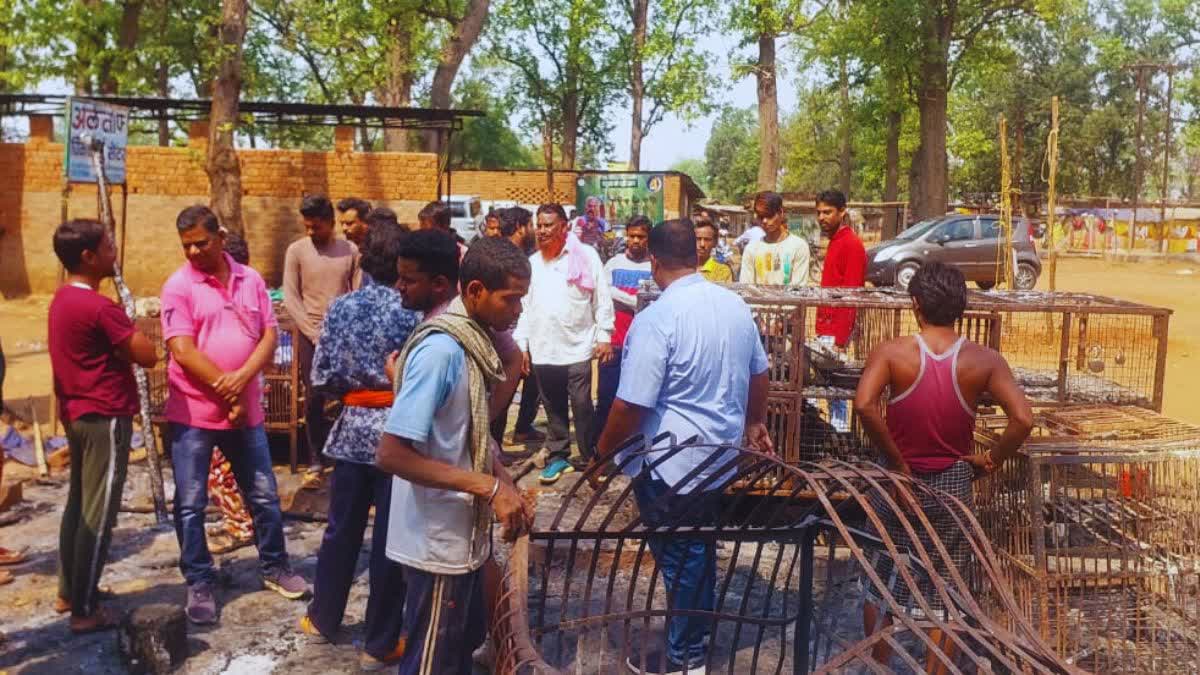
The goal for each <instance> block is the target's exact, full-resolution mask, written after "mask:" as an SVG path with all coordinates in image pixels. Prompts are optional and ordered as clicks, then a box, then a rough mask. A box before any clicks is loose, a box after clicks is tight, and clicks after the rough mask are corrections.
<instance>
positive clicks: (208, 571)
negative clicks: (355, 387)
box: [170, 423, 288, 586]
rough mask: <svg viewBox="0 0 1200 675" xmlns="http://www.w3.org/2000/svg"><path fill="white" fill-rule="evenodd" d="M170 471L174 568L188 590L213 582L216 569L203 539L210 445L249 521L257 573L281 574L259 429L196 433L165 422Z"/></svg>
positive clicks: (279, 519)
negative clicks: (229, 470) (228, 469)
mask: <svg viewBox="0 0 1200 675" xmlns="http://www.w3.org/2000/svg"><path fill="white" fill-rule="evenodd" d="M170 435H171V468H172V469H173V470H174V472H175V536H176V538H178V539H179V569H180V570H181V571H182V572H183V577H184V579H186V580H187V583H188V585H189V586H192V585H194V584H197V583H202V582H203V583H213V582H214V581H215V580H216V570H215V568H214V567H213V560H212V555H211V554H209V552H208V540H207V538H206V537H205V535H204V509H205V507H207V506H208V469H209V463H210V462H212V451H213V447H218V448H220V449H221V452H222V454H224V455H225V458H226V459H228V460H229V464H230V465H231V466H232V467H233V477H234V479H235V480H237V484H238V488H239V489H241V491H242V496H243V497H245V499H246V505H247V506H248V507H249V509H250V515H251V516H252V517H253V518H254V539H255V543H256V544H257V545H258V560H259V571H260V573H261V574H263V575H264V576H266V575H268V574H271V573H273V572H277V571H282V570H286V569H287V567H288V557H287V551H286V550H285V549H284V543H283V513H282V511H281V510H280V508H279V491H278V490H277V489H276V486H275V474H274V473H273V472H272V471H271V452H270V447H269V446H268V445H267V433H266V431H264V430H263V427H262V425H259V426H256V427H247V428H244V429H201V428H199V427H189V426H187V425H185V424H175V423H172V424H171V428H170Z"/></svg>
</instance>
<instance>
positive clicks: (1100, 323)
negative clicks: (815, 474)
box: [639, 284, 1171, 463]
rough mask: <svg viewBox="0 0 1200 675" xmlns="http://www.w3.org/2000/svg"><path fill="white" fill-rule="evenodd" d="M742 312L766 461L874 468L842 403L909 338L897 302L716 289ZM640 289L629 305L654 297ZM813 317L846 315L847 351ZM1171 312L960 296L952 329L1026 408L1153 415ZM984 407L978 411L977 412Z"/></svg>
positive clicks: (910, 318)
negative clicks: (751, 320) (765, 388)
mask: <svg viewBox="0 0 1200 675" xmlns="http://www.w3.org/2000/svg"><path fill="white" fill-rule="evenodd" d="M728 288H730V289H731V290H733V291H734V292H736V293H737V294H738V295H740V296H741V297H742V299H744V300H745V301H746V303H747V304H748V305H749V306H750V308H751V311H752V313H753V315H754V317H755V320H756V321H757V323H758V326H759V332H760V334H761V335H762V340H763V345H764V347H766V350H767V355H768V358H769V360H770V364H771V366H770V381H771V396H770V400H769V416H768V422H769V427H770V429H771V432H772V434H773V438H774V440H775V445H776V451H777V452H778V453H779V456H780V457H782V458H783V459H784V461H786V462H789V463H795V462H800V461H812V460H817V459H821V458H825V457H834V458H839V459H848V458H861V459H868V460H877V459H878V456H877V453H876V452H875V451H874V450H873V449H871V446H870V443H869V442H868V441H867V439H866V437H865V435H864V433H863V430H862V427H861V424H860V423H859V420H858V419H857V416H856V415H855V414H854V413H853V409H852V405H851V402H852V400H853V398H854V391H855V388H856V387H857V385H858V380H859V377H860V376H861V374H862V369H863V366H864V364H865V362H866V359H867V356H868V355H869V354H870V352H871V351H872V350H873V349H874V348H875V347H877V346H878V345H879V344H881V343H882V342H884V341H886V340H890V339H893V338H898V337H902V336H907V335H912V334H914V333H916V332H917V330H918V327H917V322H916V317H915V314H914V312H913V303H912V299H911V298H910V297H909V296H908V294H907V293H905V292H902V291H898V290H893V289H876V288H812V287H809V288H784V287H770V286H754V285H749V284H733V285H730V286H728ZM658 292H659V291H658V290H657V289H656V288H654V287H653V286H651V285H646V286H644V287H643V289H642V291H641V293H640V294H639V305H640V306H643V307H644V306H645V305H647V304H649V303H650V302H653V301H654V299H655V298H657V296H658ZM822 308H825V309H830V310H834V311H843V312H849V313H853V316H854V329H853V331H852V334H851V336H850V339H849V341H848V343H847V344H846V345H844V346H841V347H838V346H835V345H833V344H832V340H831V339H830V338H827V337H823V336H820V335H818V333H817V315H818V312H819V310H821V309H822ZM1170 315H1171V311H1170V310H1168V309H1161V308H1156V307H1150V306H1146V305H1139V304H1135V303H1130V302H1124V301H1121V300H1114V299H1111V298H1105V297H1101V296H1093V295H1083V294H1077V293H1042V292H1032V291H1030V292H1024V291H986V292H985V291H968V294H967V311H966V313H965V314H964V316H963V318H962V319H961V320H960V321H959V323H958V326H957V329H958V330H959V332H960V333H962V334H963V335H965V336H967V338H968V339H970V340H972V341H974V342H976V343H978V344H981V345H985V346H987V347H990V348H992V349H995V350H997V351H999V352H1001V353H1002V354H1003V355H1004V356H1005V358H1006V359H1008V361H1009V363H1010V364H1012V366H1013V368H1014V373H1015V374H1016V375H1017V377H1018V379H1019V381H1020V384H1021V385H1022V386H1023V388H1024V389H1025V390H1026V392H1027V393H1028V394H1029V395H1030V397H1031V399H1033V400H1034V401H1035V402H1036V403H1038V404H1044V405H1055V406H1062V405H1077V404H1096V403H1108V404H1120V405H1134V406H1140V407H1143V408H1147V409H1151V410H1161V409H1162V392H1163V378H1164V375H1165V369H1166V353H1167V352H1166V343H1167V326H1168V322H1169V319H1170ZM985 403H986V402H985Z"/></svg>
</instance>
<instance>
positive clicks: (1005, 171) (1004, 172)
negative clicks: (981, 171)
mask: <svg viewBox="0 0 1200 675" xmlns="http://www.w3.org/2000/svg"><path fill="white" fill-rule="evenodd" d="M1012 198H1013V188H1012V167H1010V166H1009V161H1008V121H1007V120H1006V119H1005V118H1004V115H1000V235H1001V244H1000V248H999V252H998V254H997V256H996V286H997V288H1008V289H1012V288H1013V261H1012V255H1013V248H1012Z"/></svg>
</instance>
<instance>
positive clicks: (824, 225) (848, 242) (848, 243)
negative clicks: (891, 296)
mask: <svg viewBox="0 0 1200 675" xmlns="http://www.w3.org/2000/svg"><path fill="white" fill-rule="evenodd" d="M817 222H818V223H819V224H820V225H821V234H823V235H825V236H826V237H829V249H828V250H827V251H826V252H825V267H824V269H823V270H822V271H821V287H822V288H861V287H862V286H863V285H864V284H865V281H866V274H867V251H866V249H865V248H863V243H862V240H860V239H859V238H858V235H857V234H855V233H854V229H853V228H851V227H850V224H849V219H848V218H847V217H846V195H844V194H842V193H841V192H840V191H838V190H826V191H824V192H822V193H821V194H819V195H817ZM854 317H855V311H854V309H853V308H843V309H835V308H833V307H821V308H819V309H818V310H817V335H821V336H828V337H832V338H833V342H834V344H836V345H837V346H838V347H843V348H844V347H845V346H846V343H847V342H849V341H850V333H851V331H853V330H854Z"/></svg>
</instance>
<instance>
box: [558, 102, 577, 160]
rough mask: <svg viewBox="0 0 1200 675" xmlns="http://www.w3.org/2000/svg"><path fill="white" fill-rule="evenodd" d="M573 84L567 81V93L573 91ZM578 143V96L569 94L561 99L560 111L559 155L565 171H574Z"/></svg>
mask: <svg viewBox="0 0 1200 675" xmlns="http://www.w3.org/2000/svg"><path fill="white" fill-rule="evenodd" d="M574 86H575V84H574V82H573V81H572V80H570V79H568V81H567V91H569V92H571V91H574ZM578 143H579V95H578V94H574V93H569V94H567V95H566V96H564V97H563V109H562V143H561V144H560V145H559V153H560V155H561V156H562V167H563V168H564V169H566V170H567V171H573V170H574V169H575V154H576V150H577V148H576V145H577V144H578Z"/></svg>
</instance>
